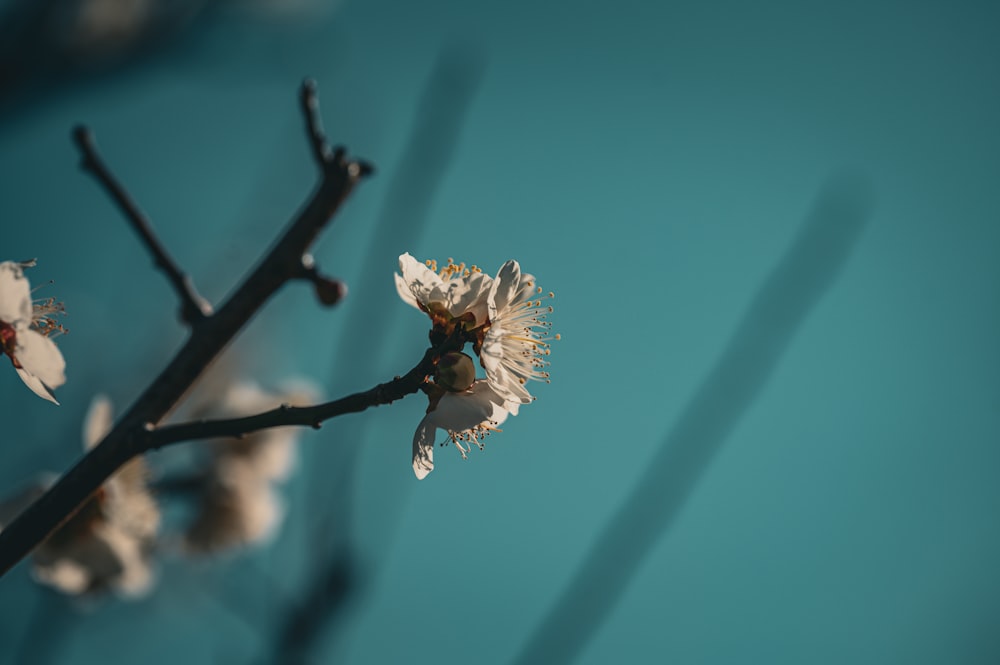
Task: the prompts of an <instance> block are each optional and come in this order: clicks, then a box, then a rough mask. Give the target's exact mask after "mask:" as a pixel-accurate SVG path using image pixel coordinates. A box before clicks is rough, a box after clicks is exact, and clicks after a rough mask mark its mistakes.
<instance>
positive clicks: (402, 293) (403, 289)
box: [392, 272, 420, 309]
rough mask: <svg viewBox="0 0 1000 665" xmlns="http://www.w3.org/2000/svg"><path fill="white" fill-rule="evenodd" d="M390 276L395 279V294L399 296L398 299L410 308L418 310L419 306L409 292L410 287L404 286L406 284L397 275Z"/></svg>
mask: <svg viewBox="0 0 1000 665" xmlns="http://www.w3.org/2000/svg"><path fill="white" fill-rule="evenodd" d="M392 276H393V277H395V278H396V293H398V294H399V297H400V298H401V299H402V300H403V302H405V303H406V304H407V305H410V306H411V307H416V308H417V309H420V305H419V304H417V299H416V298H414V297H413V292H411V291H410V287H408V286H407V285H406V282H405V281H404V280H403V278H402V277H400V276H399V273H398V272H397V273H393V274H392Z"/></svg>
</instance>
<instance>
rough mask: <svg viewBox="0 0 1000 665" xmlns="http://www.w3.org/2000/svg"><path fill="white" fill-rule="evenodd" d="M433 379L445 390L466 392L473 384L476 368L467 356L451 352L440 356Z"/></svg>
mask: <svg viewBox="0 0 1000 665" xmlns="http://www.w3.org/2000/svg"><path fill="white" fill-rule="evenodd" d="M435 378H436V379H437V384H438V385H439V386H441V387H442V388H444V389H445V390H450V391H451V392H453V393H460V392H463V391H466V390H468V389H469V387H470V386H471V385H472V384H473V383H474V382H475V380H476V366H475V365H474V364H473V362H472V358H470V357H469V356H467V355H465V354H464V353H459V352H458V351H451V352H449V353H446V354H444V355H443V356H441V359H440V360H439V361H438V364H437V372H436V374H435Z"/></svg>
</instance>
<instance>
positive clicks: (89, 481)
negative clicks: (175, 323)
mask: <svg viewBox="0 0 1000 665" xmlns="http://www.w3.org/2000/svg"><path fill="white" fill-rule="evenodd" d="M302 106H303V112H304V114H305V118H306V124H307V127H308V130H309V133H310V140H311V145H312V147H313V151H314V152H315V151H316V148H315V141H316V135H315V134H314V131H313V130H314V128H315V127H316V117H315V116H316V107H315V90H314V86H313V84H312V83H310V82H306V83H305V84H304V85H303V93H302ZM328 151H329V149H325V150H324V151H323V154H324V155H325V154H326V152H328ZM371 172H372V168H371V166H369V165H368V164H366V163H364V162H360V161H357V160H352V159H348V158H347V156H346V153H345V151H344V150H343V149H342V148H339V149H337V150H335V151H333V152H332V154H331V155H330V156H329V158H326V157H324V159H323V160H322V176H321V178H320V182H319V186H318V187H317V188H316V190H315V191H314V192H313V194H312V195H311V196H310V198H309V199H308V201H307V202H306V204H305V206H304V207H303V208H302V210H300V211H299V213H298V214H297V215H296V216H295V218H294V219H292V221H291V222H290V223H289V224H288V225H287V226H286V227H285V229H284V230H283V231H282V233H281V234H280V236H279V237H278V240H277V241H276V242H275V244H274V245H273V246H272V247H271V249H270V250H269V251H268V252H267V254H266V255H265V256H264V257H263V258H262V259H261V260H260V262H259V263H258V264H257V266H256V267H255V268H254V269H253V270H252V271H251V272H250V273H249V275H248V276H247V277H246V278H245V279H244V280H243V282H242V283H241V284H240V285H239V287H237V289H236V290H235V291H234V292H233V294H232V296H230V298H229V300H227V301H226V302H225V303H224V304H223V305H222V307H221V308H220V309H219V310H218V312H216V313H215V314H213V315H212V316H209V317H206V318H205V319H204V320H203V321H202V322H201V323H200V324H199V325H197V326H195V327H193V328H192V329H191V331H190V334H189V336H188V340H187V342H186V343H185V344H184V346H183V347H182V348H181V349H180V350H179V351H178V352H177V354H176V355H175V356H174V358H173V359H172V360H171V361H170V363H169V364H168V365H167V367H166V368H165V369H164V370H163V371H162V372H161V373H160V375H159V376H158V377H156V378H155V379H154V380H153V382H152V383H151V384H150V385H149V387H148V388H146V390H145V391H144V392H143V393H142V394H141V395H140V396H139V398H138V399H137V400H136V401H135V403H134V404H133V405H132V406H131V407H130V408H129V409H128V411H126V412H125V414H124V415H123V416H122V417H121V419H120V420H119V421H118V422H117V423H116V424H115V426H114V428H112V430H111V432H110V433H109V434H108V435H107V436H106V437H105V438H104V440H103V441H101V443H100V444H98V445H97V446H96V447H95V448H93V449H92V450H91V451H90V452H89V453H87V454H86V455H85V456H84V457H83V458H82V459H81V460H80V461H79V462H78V463H77V464H76V465H75V466H74V467H73V468H71V469H70V470H69V471H68V472H67V473H66V474H65V475H64V476H63V477H62V478H61V479H60V480H59V481H58V482H57V483H56V484H55V485H54V486H53V487H52V488H51V489H50V490H49V491H48V492H46V493H45V494H44V495H43V496H42V497H41V498H40V499H39V500H38V501H36V502H35V503H34V504H32V505H31V506H30V507H29V508H28V509H27V510H26V511H25V512H24V513H23V514H22V515H21V516H20V517H18V518H17V519H16V520H15V521H14V522H13V523H11V524H10V525H9V526H7V527H6V528H5V529H4V530H3V531H0V575H2V574H4V573H6V572H7V571H8V570H10V569H11V568H12V567H13V566H14V565H15V564H16V563H17V562H18V561H20V560H21V559H23V558H24V557H25V556H26V555H27V554H28V553H29V552H30V551H31V550H32V549H33V548H34V547H35V546H37V545H38V544H39V543H41V542H42V540H44V539H45V537H46V536H48V534H50V533H51V532H52V531H53V530H54V529H56V527H58V526H59V525H60V524H61V523H62V522H63V521H65V520H66V519H68V518H69V517H70V516H71V515H72V514H73V513H74V512H75V511H76V510H77V509H78V507H79V506H80V505H81V504H82V503H83V502H84V501H85V500H86V499H87V498H88V497H89V496H90V495H91V494H93V493H94V492H95V491H97V490H98V489H99V488H100V487H101V485H102V484H103V483H104V481H105V480H107V478H108V477H109V476H110V475H111V474H112V473H114V472H115V470H117V469H118V468H119V467H120V466H121V465H122V464H124V463H125V462H127V461H128V460H129V459H131V458H132V457H134V456H135V455H137V454H139V453H140V452H142V449H141V447H140V445H141V443H142V442H143V441H144V440H146V439H145V436H144V435H143V433H144V432H145V431H148V430H149V429H150V428H152V427H154V426H155V424H156V423H158V422H159V421H160V420H161V419H162V418H163V417H164V416H166V415H167V414H168V413H169V412H170V410H171V409H172V408H173V407H174V406H175V405H176V403H177V402H178V401H179V400H180V399H181V397H183V395H184V394H185V393H186V392H187V391H188V390H189V389H190V388H191V387H192V385H194V383H195V381H197V380H198V378H199V377H200V376H201V374H202V373H203V372H204V371H205V369H206V368H207V367H208V366H209V365H210V364H211V362H212V361H213V360H214V359H215V358H216V356H218V355H219V353H221V352H222V350H223V349H224V348H225V347H226V346H227V345H228V344H229V343H230V342H231V341H232V339H233V338H234V337H235V336H236V335H237V333H239V331H240V329H241V328H242V327H243V326H244V325H245V324H246V323H247V322H248V321H249V320H250V318H251V317H253V315H254V314H255V313H256V312H257V311H258V310H259V309H260V308H261V307H263V305H264V304H265V303H266V302H267V301H268V300H269V299H270V298H271V296H272V295H274V294H275V293H276V292H277V291H278V289H280V288H281V287H282V286H284V285H285V284H286V283H287V282H288V281H290V280H292V279H296V278H297V276H298V275H299V274H300V273H301V269H302V265H303V262H304V261H305V256H306V252H307V251H308V250H309V248H310V247H311V245H312V244H313V242H314V241H315V239H316V237H317V236H318V234H319V233H320V231H322V230H323V228H324V227H325V226H326V225H327V223H328V222H329V221H330V219H331V218H332V217H333V215H334V214H335V213H336V212H337V210H338V209H339V208H340V206H341V205H342V204H343V203H344V201H345V200H346V199H347V197H348V196H349V195H350V193H351V192H352V191H353V190H354V187H355V186H356V185H357V184H358V182H360V180H361V178H362V177H364V176H365V175H367V174H369V173H371Z"/></svg>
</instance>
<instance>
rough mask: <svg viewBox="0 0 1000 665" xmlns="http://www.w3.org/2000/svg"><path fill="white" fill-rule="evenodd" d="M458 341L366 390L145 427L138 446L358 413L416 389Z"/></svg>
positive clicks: (237, 434) (316, 425) (310, 423)
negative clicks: (300, 404) (217, 417)
mask: <svg viewBox="0 0 1000 665" xmlns="http://www.w3.org/2000/svg"><path fill="white" fill-rule="evenodd" d="M461 345H462V342H461V341H460V340H459V339H458V338H449V339H447V340H445V341H444V342H443V343H442V344H440V345H439V346H436V347H432V348H430V349H427V351H426V352H425V353H424V357H423V358H422V359H421V360H420V362H419V363H417V365H416V366H415V367H414V368H413V369H411V370H410V371H409V372H407V373H406V374H405V375H403V376H397V377H396V378H395V379H393V380H392V381H389V382H387V383H380V384H378V385H377V386H375V387H374V388H371V389H370V390H366V391H364V392H360V393H354V394H353V395H348V396H347V397H342V398H340V399H337V400H334V401H332V402H326V403H325V404H317V405H315V406H303V407H295V406H287V405H282V406H279V407H278V408H276V409H271V410H270V411H265V412H264V413H258V414H257V415H253V416H246V417H244V418H229V419H225V420H201V421H197V422H190V423H181V424H179V425H169V426H167V427H160V428H156V429H147V430H146V434H145V436H144V437H143V441H142V444H141V445H140V448H141V449H142V450H152V449H155V448H162V447H164V446H167V445H170V444H172V443H178V442H180V441H194V440H196V439H217V438H223V437H240V436H243V435H245V434H249V433H250V432H255V431H257V430H262V429H268V428H271V427H286V426H288V425H299V426H303V427H313V428H315V429H319V427H320V425H321V424H322V422H323V421H324V420H329V419H331V418H335V417H337V416H342V415H345V414H348V413H359V412H361V411H364V410H366V409H368V408H371V407H373V406H381V405H383V404H390V403H392V402H395V401H396V400H398V399H402V398H403V397H406V396H407V395H412V394H413V393H415V392H417V391H418V390H420V388H421V387H422V386H423V385H424V382H425V381H426V379H427V376H428V375H430V374H432V373H433V372H434V366H435V364H437V360H438V358H439V357H440V356H441V355H442V354H443V353H447V352H448V351H451V350H457V349H459V348H460V347H461Z"/></svg>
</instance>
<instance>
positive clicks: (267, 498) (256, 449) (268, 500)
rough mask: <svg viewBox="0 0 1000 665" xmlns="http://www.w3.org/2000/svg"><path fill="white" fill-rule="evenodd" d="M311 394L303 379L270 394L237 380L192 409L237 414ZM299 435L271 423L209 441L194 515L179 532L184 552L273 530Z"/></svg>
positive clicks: (243, 541)
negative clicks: (268, 426)
mask: <svg viewBox="0 0 1000 665" xmlns="http://www.w3.org/2000/svg"><path fill="white" fill-rule="evenodd" d="M316 393H317V391H316V390H315V389H314V388H313V387H311V386H308V385H306V384H304V383H299V384H297V385H293V386H292V387H290V388H288V389H287V390H285V391H283V392H280V393H277V394H271V393H268V392H265V391H264V390H263V389H261V388H260V386H258V385H256V384H254V383H251V382H240V383H234V384H231V385H230V386H229V387H228V389H226V391H225V392H224V393H223V394H222V395H221V396H220V397H219V398H218V399H217V400H214V401H211V402H209V403H207V404H205V405H204V406H203V407H202V408H200V409H198V410H197V411H196V413H197V414H198V415H199V416H200V417H203V418H238V417H240V416H248V415H252V414H255V413H260V412H262V411H266V410H269V409H273V408H275V407H278V406H281V405H282V404H288V405H290V406H304V405H306V404H309V403H311V402H314V401H315V400H316ZM300 434H301V430H300V429H299V428H296V427H276V428H272V429H264V430H258V431H256V432H253V433H252V434H247V435H246V436H244V437H243V438H241V439H220V440H215V441H210V442H209V443H208V447H207V451H206V455H205V458H206V464H205V466H204V474H203V476H202V478H201V479H200V482H199V483H198V487H197V488H196V493H197V499H196V504H197V505H196V508H195V513H194V518H193V520H192V521H191V524H190V525H189V526H188V528H187V530H186V531H185V533H184V539H183V540H184V549H185V550H186V551H187V552H189V553H192V554H207V553H216V552H221V551H225V550H229V549H232V548H237V547H241V546H244V545H249V544H252V543H259V542H262V541H264V540H266V539H267V538H268V537H269V536H271V535H273V534H274V531H275V529H276V528H277V526H278V524H279V523H280V521H281V518H282V516H283V513H284V507H283V506H282V503H281V500H280V497H279V495H278V493H277V484H278V483H280V482H281V481H283V480H285V479H286V478H287V477H288V475H289V473H290V472H291V470H292V466H293V464H294V462H295V446H296V442H297V440H298V437H299V435H300Z"/></svg>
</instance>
